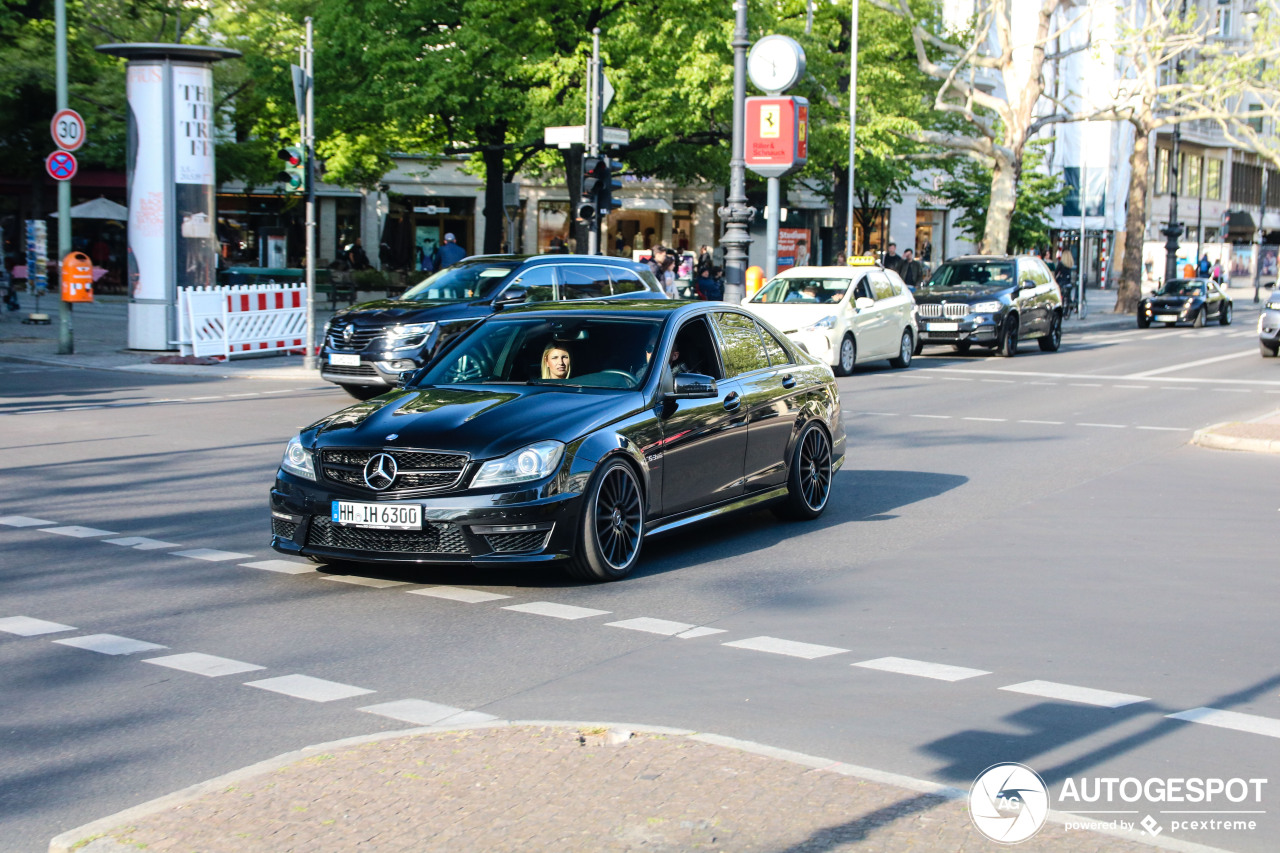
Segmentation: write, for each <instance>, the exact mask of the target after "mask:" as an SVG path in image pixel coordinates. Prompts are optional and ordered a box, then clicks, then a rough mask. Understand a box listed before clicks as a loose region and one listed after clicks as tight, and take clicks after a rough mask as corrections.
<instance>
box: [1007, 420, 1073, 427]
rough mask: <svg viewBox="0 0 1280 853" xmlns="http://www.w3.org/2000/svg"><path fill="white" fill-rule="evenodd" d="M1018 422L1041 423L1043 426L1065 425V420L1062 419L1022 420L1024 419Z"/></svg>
mask: <svg viewBox="0 0 1280 853" xmlns="http://www.w3.org/2000/svg"><path fill="white" fill-rule="evenodd" d="M1018 423H1020V424H1040V425H1041V426H1062V425H1063V422H1062V421H1028V420H1022V421H1018Z"/></svg>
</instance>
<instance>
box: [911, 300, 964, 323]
mask: <svg viewBox="0 0 1280 853" xmlns="http://www.w3.org/2000/svg"><path fill="white" fill-rule="evenodd" d="M916 311H917V313H919V315H920V316H921V317H951V318H953V319H957V320H958V319H960V318H961V317H967V316H969V306H968V305H965V304H964V303H954V302H949V303H947V304H946V305H943V304H941V303H935V302H925V303H923V304H921V305H917V306H916Z"/></svg>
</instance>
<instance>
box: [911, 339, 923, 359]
mask: <svg viewBox="0 0 1280 853" xmlns="http://www.w3.org/2000/svg"><path fill="white" fill-rule="evenodd" d="M922 352H924V341H922V340H921V339H920V338H916V347H915V349H913V350H912V351H911V354H912V355H919V354H920V353H922Z"/></svg>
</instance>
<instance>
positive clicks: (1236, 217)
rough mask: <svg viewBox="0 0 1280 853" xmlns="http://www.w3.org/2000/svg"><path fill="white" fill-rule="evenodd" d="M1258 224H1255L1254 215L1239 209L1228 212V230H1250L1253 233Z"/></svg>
mask: <svg viewBox="0 0 1280 853" xmlns="http://www.w3.org/2000/svg"><path fill="white" fill-rule="evenodd" d="M1256 227H1257V226H1256V225H1254V224H1253V217H1252V216H1251V215H1250V214H1248V213H1246V212H1244V211H1243V210H1237V211H1234V212H1233V213H1228V214H1227V230H1228V231H1248V232H1249V233H1253V229H1254V228H1256Z"/></svg>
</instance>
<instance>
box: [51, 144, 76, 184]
mask: <svg viewBox="0 0 1280 853" xmlns="http://www.w3.org/2000/svg"><path fill="white" fill-rule="evenodd" d="M76 168H77V167H76V158H75V155H74V154H72V153H71V152H70V151H55V152H53V153H52V154H50V155H49V156H48V157H46V158H44V169H45V171H46V172H48V173H49V177H51V178H53V179H54V180H55V181H69V180H71V179H72V178H74V177H75V176H76Z"/></svg>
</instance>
